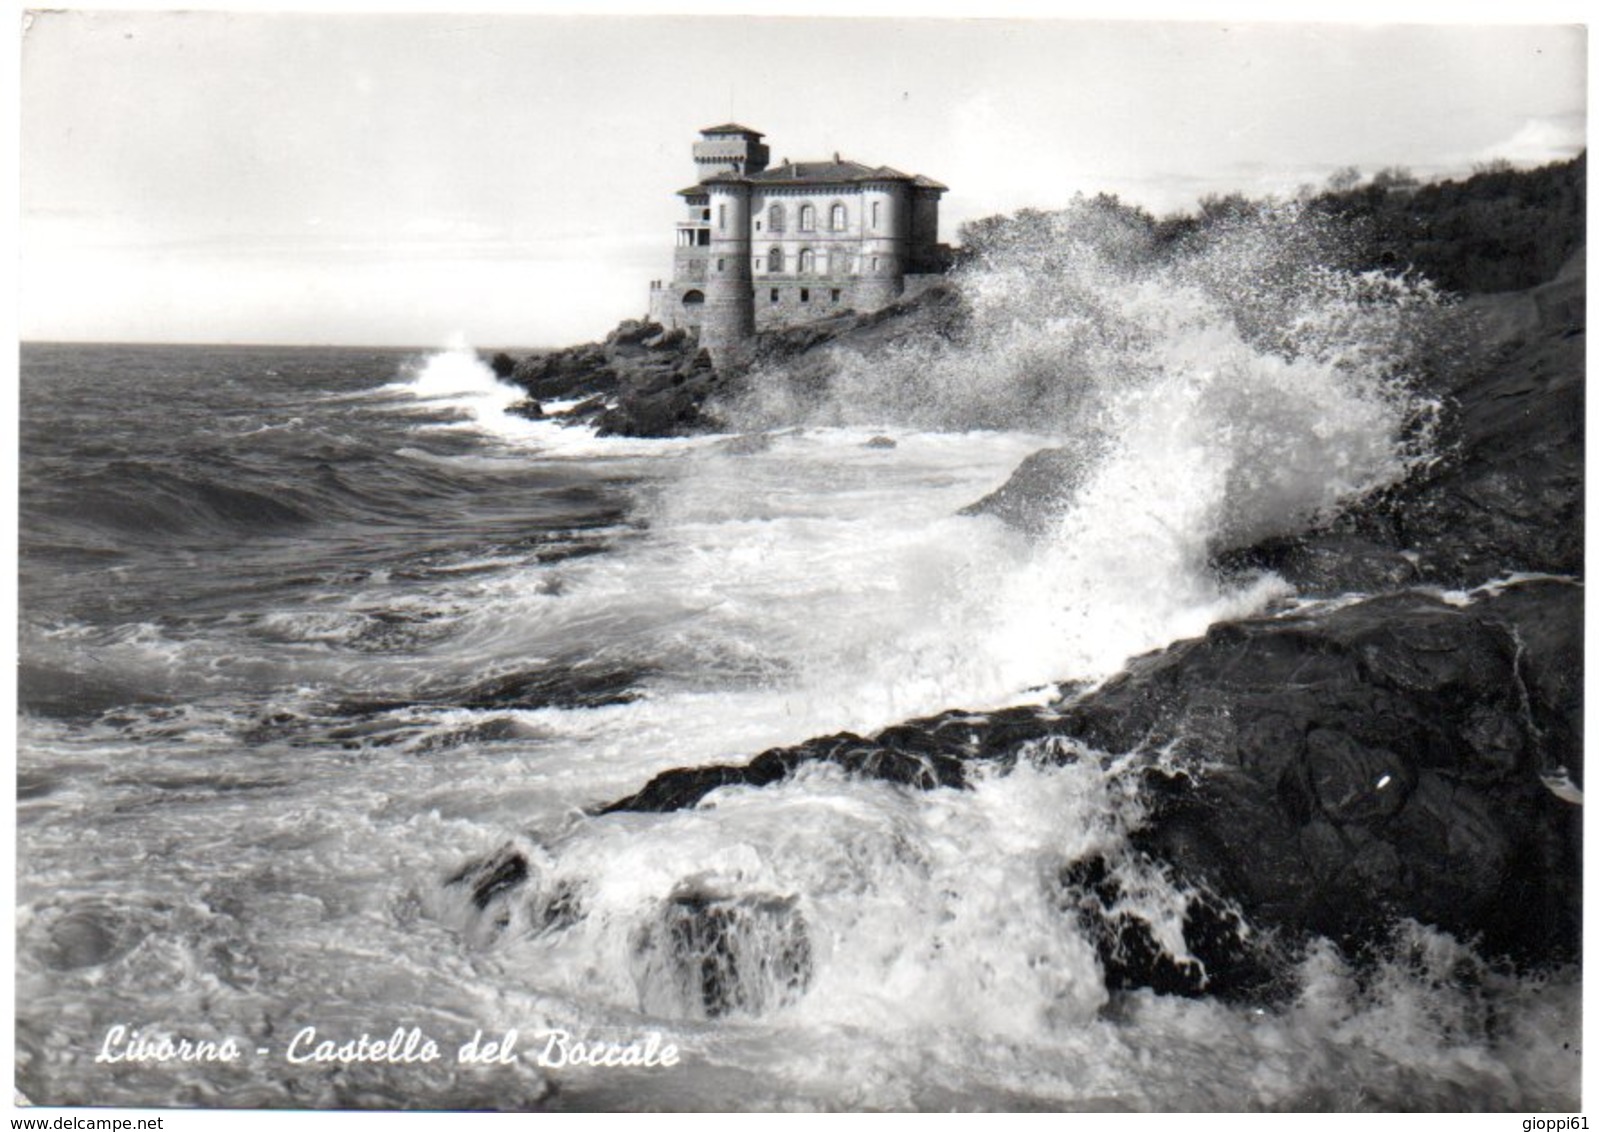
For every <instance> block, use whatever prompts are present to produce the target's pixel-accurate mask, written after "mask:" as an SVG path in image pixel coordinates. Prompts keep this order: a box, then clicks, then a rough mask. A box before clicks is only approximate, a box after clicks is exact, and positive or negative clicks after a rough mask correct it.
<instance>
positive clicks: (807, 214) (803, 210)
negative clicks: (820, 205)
mask: <svg viewBox="0 0 1599 1132" xmlns="http://www.w3.org/2000/svg"><path fill="white" fill-rule="evenodd" d="M800 231H801V232H814V231H816V208H815V206H813V205H809V204H802V205H800Z"/></svg>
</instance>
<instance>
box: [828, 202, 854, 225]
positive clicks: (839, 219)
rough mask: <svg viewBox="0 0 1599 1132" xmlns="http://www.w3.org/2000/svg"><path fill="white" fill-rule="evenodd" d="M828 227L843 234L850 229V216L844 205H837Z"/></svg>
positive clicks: (834, 207) (833, 209)
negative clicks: (846, 229)
mask: <svg viewBox="0 0 1599 1132" xmlns="http://www.w3.org/2000/svg"><path fill="white" fill-rule="evenodd" d="M827 226H828V227H829V228H831V229H832V230H833V231H835V232H842V231H843V230H844V229H845V228H847V227H849V214H848V213H847V212H845V211H844V206H843V205H841V204H835V205H834V206H833V208H832V215H831V218H830V219H829V220H828V224H827Z"/></svg>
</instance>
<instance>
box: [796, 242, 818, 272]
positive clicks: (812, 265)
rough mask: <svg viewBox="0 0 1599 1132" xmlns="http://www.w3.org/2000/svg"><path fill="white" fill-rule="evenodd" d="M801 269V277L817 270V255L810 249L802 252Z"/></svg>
mask: <svg viewBox="0 0 1599 1132" xmlns="http://www.w3.org/2000/svg"><path fill="white" fill-rule="evenodd" d="M799 269H800V274H801V275H809V274H811V272H813V271H815V270H816V253H815V252H813V251H811V249H810V248H805V249H804V250H803V251H801V252H800V262H799Z"/></svg>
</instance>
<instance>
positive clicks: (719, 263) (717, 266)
mask: <svg viewBox="0 0 1599 1132" xmlns="http://www.w3.org/2000/svg"><path fill="white" fill-rule="evenodd" d="M723 262H724V261H722V260H717V261H716V270H718V271H721V270H722V263H723ZM872 262H873V263H876V262H877V261H876V260H873V261H872Z"/></svg>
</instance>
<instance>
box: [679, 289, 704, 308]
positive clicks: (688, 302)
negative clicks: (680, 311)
mask: <svg viewBox="0 0 1599 1132" xmlns="http://www.w3.org/2000/svg"><path fill="white" fill-rule="evenodd" d="M704 302H705V292H704V291H685V292H683V305H684V306H685V307H697V306H700V305H701V304H702V303H704Z"/></svg>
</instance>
